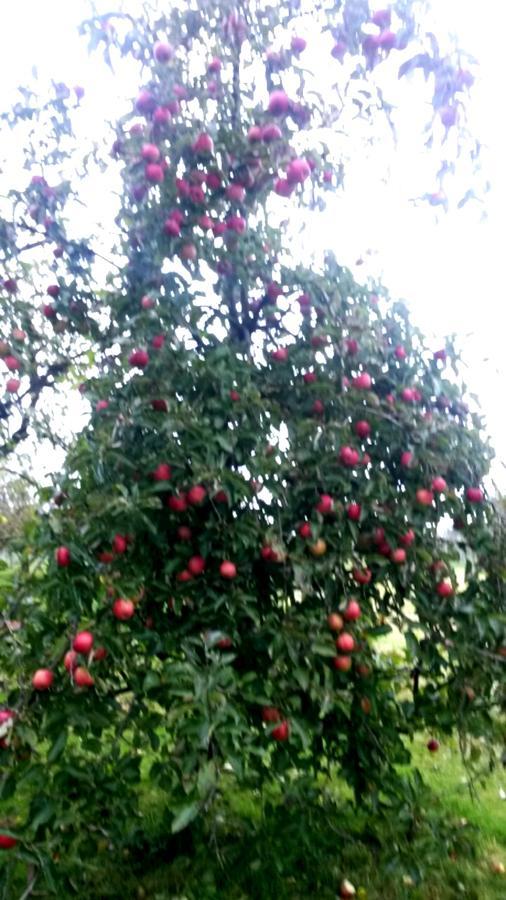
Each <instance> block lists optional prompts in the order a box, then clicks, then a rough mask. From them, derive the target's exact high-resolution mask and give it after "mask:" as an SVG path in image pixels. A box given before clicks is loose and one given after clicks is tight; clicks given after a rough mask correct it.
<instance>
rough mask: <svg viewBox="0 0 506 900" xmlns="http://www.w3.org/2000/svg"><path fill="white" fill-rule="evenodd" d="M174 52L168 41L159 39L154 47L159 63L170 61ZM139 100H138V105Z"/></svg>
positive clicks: (154, 54) (154, 53)
mask: <svg viewBox="0 0 506 900" xmlns="http://www.w3.org/2000/svg"><path fill="white" fill-rule="evenodd" d="M173 54H174V51H173V49H172V47H171V45H170V44H168V43H167V41H157V42H156V44H155V45H154V47H153V56H154V57H155V59H156V61H157V62H159V63H168V62H169V61H170V60H171V59H172V56H173ZM138 105H139V102H138V101H137V106H138Z"/></svg>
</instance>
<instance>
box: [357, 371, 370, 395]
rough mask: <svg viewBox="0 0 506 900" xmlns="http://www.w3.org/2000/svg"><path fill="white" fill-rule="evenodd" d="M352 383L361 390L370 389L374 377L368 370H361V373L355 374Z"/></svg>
mask: <svg viewBox="0 0 506 900" xmlns="http://www.w3.org/2000/svg"><path fill="white" fill-rule="evenodd" d="M352 385H353V387H354V388H358V389H359V390H361V391H368V390H370V388H371V385H372V378H371V376H370V375H369V374H368V373H367V372H361V373H360V375H356V376H355V378H354V379H353V381H352Z"/></svg>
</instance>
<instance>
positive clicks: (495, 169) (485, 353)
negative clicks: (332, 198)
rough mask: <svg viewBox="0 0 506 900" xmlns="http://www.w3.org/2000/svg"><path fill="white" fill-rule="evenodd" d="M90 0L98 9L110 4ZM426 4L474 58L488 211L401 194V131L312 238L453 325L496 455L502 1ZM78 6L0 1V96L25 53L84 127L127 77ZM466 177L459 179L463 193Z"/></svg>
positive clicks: (404, 174)
mask: <svg viewBox="0 0 506 900" xmlns="http://www.w3.org/2000/svg"><path fill="white" fill-rule="evenodd" d="M97 5H98V6H99V8H102V7H104V11H107V10H108V9H109V8H111V9H112V8H114V6H115V4H114V2H111V3H110V4H108V5H106V6H104V4H101V3H98V4H97ZM385 5H387V4H386V3H385ZM433 6H434V10H435V11H434V30H435V31H436V32H437V33H444V32H447V31H454V32H455V33H456V34H457V35H458V39H459V43H460V45H461V46H462V47H464V48H465V49H466V50H467V51H469V52H470V53H471V54H472V55H474V56H475V57H476V58H477V59H478V60H479V63H480V70H479V78H478V80H477V83H476V85H475V88H474V93H473V104H472V109H471V116H472V127H473V128H474V130H475V132H476V133H477V135H478V136H479V137H480V139H481V140H482V142H483V143H485V144H486V145H488V151H487V164H488V167H489V170H488V171H487V175H488V176H489V178H490V180H491V182H492V190H491V192H490V194H489V195H488V197H487V199H486V207H487V214H488V219H487V221H486V222H480V221H479V215H478V210H477V209H476V207H475V206H473V204H471V205H470V206H469V207H468V208H464V210H463V211H461V212H452V213H449V214H448V215H447V216H442V215H441V216H438V217H437V218H436V216H435V214H434V212H433V211H431V210H429V209H425V208H422V207H419V206H417V207H415V206H413V205H412V204H410V203H409V198H410V197H412V196H413V195H414V192H413V190H412V188H413V184H412V176H413V173H415V172H416V171H417V169H421V168H422V166H423V155H422V154H420V156H419V157H418V158H417V157H414V156H413V151H412V146H410V145H409V141H408V142H406V144H405V146H404V150H402V149H401V152H399V153H398V154H397V155H396V157H395V161H394V165H393V171H392V177H391V179H390V181H389V184H388V185H387V186H385V185H384V184H382V183H381V182H379V181H378V179H377V178H376V177H375V175H374V174H373V175H372V176H371V170H369V169H368V168H367V167H364V168H363V170H361V171H358V172H357V173H356V175H355V178H354V180H353V181H352V182H350V183H349V184H348V186H347V191H346V193H345V194H344V195H342V194H341V195H339V198H338V199H336V204H335V206H332V207H331V208H330V209H329V211H328V213H327V215H326V216H325V215H324V216H323V217H322V219H323V221H322V227H321V232H320V233H319V234H316V235H315V240H316V241H317V242H322V243H323V242H324V243H325V244H326V245H331V246H332V249H333V250H334V251H335V253H336V255H337V257H338V259H339V260H340V261H343V262H344V263H346V264H348V265H350V264H352V263H353V262H354V260H356V259H358V258H359V257H361V256H365V258H366V259H367V260H368V271H369V272H371V273H372V274H374V275H379V276H381V277H382V279H383V281H384V283H385V284H386V285H387V287H388V288H389V290H390V292H391V294H393V295H397V296H401V297H403V298H405V299H407V300H408V301H409V303H410V307H411V309H412V312H413V317H414V319H415V320H416V322H417V323H418V324H419V325H420V326H421V327H422V328H423V329H424V330H425V332H426V333H427V334H433V335H434V343H435V345H436V344H438V343H439V341H440V339H441V337H442V336H444V335H445V334H447V333H449V332H453V331H457V332H458V333H459V335H461V344H462V346H463V347H464V350H465V355H466V358H467V361H468V366H469V367H468V371H467V372H466V380H467V383H468V385H469V387H470V389H471V390H472V391H473V392H474V393H477V394H478V395H479V397H480V400H481V405H482V408H483V410H484V413H485V415H486V417H487V423H488V431H489V433H490V434H491V436H492V439H493V443H494V446H495V448H496V452H497V457H498V460H499V461H505V462H506V416H505V414H504V394H505V392H506V354H505V352H504V347H503V345H504V342H505V322H506V316H505V313H504V309H503V307H504V305H505V301H506V296H505V294H506V291H505V286H504V284H505V279H504V274H503V273H504V256H505V249H504V243H505V240H506V165H505V161H506V125H505V117H504V110H503V105H504V101H503V95H504V89H505V87H506V78H505V75H504V35H505V34H506V3H501V2H497V0H434V3H433ZM87 11H88V6H87V3H86V0H46V2H40V0H15V2H10V3H8V4H6V8H5V9H3V10H2V29H1V33H0V58H1V59H2V95H3V98H4V99H3V101H2V106H4V105H5V103H6V102H8V101H9V100H10V99H11V96H12V92H13V91H14V88H15V86H16V85H17V84H19V83H27V82H30V81H31V79H32V75H31V69H32V66H34V65H35V66H37V69H38V71H39V73H40V77H41V79H42V80H46V79H47V78H51V77H54V78H55V79H56V80H59V81H65V82H66V83H68V84H69V85H74V84H82V85H83V86H84V88H85V90H86V97H85V100H84V103H83V115H84V116H85V117H86V122H87V123H88V126H87V127H89V128H90V129H91V130H93V128H94V127H96V129H97V134H99V133H100V129H101V127H102V122H103V119H104V118H113V117H114V103H115V97H116V96H118V95H121V94H123V96H124V95H125V94H126V95H127V96H128V94H129V93H130V92H131V91H132V90H134V85H133V84H132V85H128V84H125V83H124V82H123V81H122V83H121V84H118V82H114V80H113V79H112V78H111V77H110V75H108V74H107V73H106V72H105V70H104V69H103V68H102V66H101V65H100V63H99V61H98V58H97V57H93V59H92V60H90V58H89V57H88V54H87V50H86V44H85V42H84V41H83V40H82V39H81V38H79V36H78V35H77V31H76V26H77V24H78V23H79V22H80V21H81V19H82V18H83V17H84V16H85V15H86V14H87ZM389 162H390V163H391V162H392V160H391V159H390V160H389ZM426 188H427V189H428V190H430V189H431V186H430V185H427V186H426ZM466 188H467V184H466V183H463V184H462V194H463V193H464V192H465V190H466ZM368 254H369V255H368ZM357 274H358V272H357ZM493 474H494V479H495V481H496V482H497V483H498V484H499V485H500V486H501V487H502V489H503V490H506V469H504V467H503V466H502V465H501V464H499V463H498V464H497V465H496V466H495V467H494V473H493Z"/></svg>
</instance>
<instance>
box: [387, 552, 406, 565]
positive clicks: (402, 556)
mask: <svg viewBox="0 0 506 900" xmlns="http://www.w3.org/2000/svg"><path fill="white" fill-rule="evenodd" d="M390 559H391V560H392V562H393V563H397V565H399V566H402V564H403V563H405V562H406V551H405V549H404V547H396V548H395V550H392V552H391V554H390Z"/></svg>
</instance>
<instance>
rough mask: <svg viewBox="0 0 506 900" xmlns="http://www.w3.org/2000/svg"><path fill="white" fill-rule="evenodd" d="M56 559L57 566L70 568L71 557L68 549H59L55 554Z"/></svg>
mask: <svg viewBox="0 0 506 900" xmlns="http://www.w3.org/2000/svg"><path fill="white" fill-rule="evenodd" d="M54 557H55V560H56V565H57V566H60V568H62V569H65V568H66V567H67V566H70V562H71V555H70V550H69V548H68V547H57V548H56V550H55V552H54Z"/></svg>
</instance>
